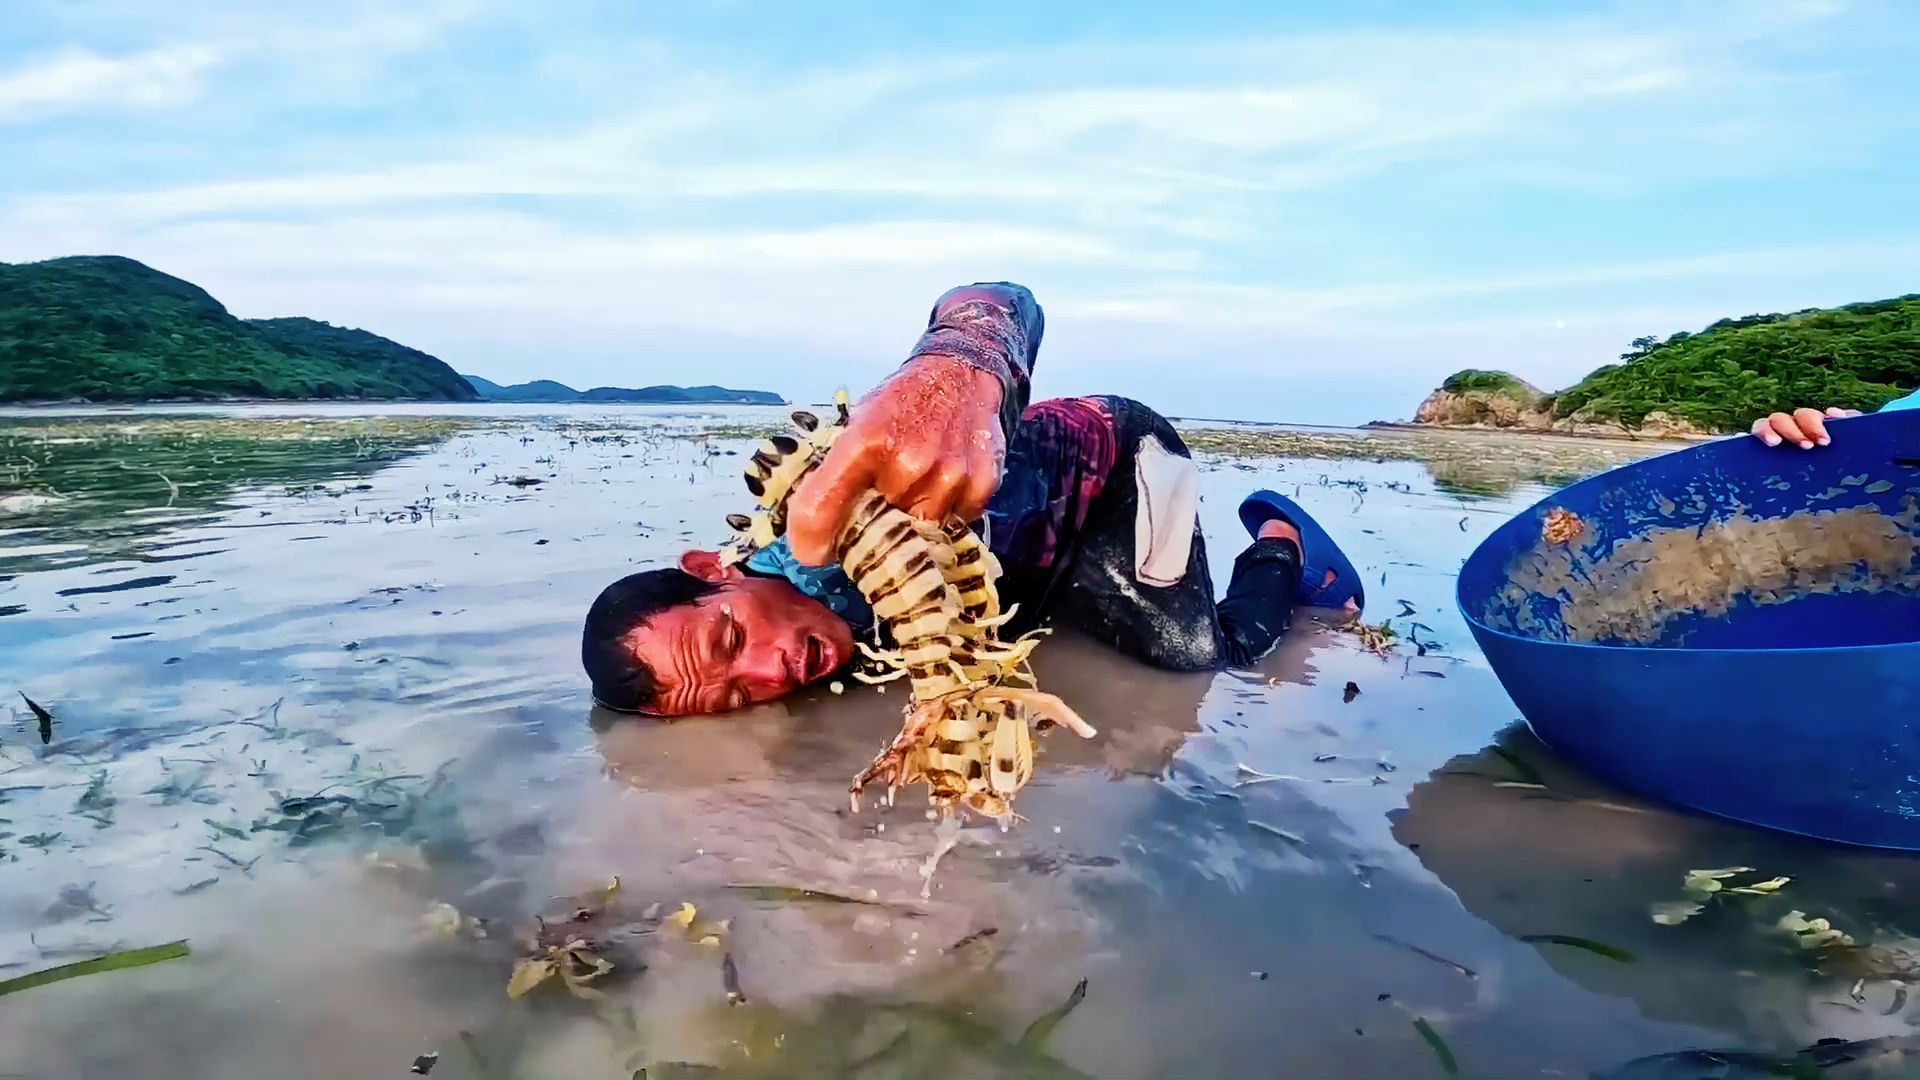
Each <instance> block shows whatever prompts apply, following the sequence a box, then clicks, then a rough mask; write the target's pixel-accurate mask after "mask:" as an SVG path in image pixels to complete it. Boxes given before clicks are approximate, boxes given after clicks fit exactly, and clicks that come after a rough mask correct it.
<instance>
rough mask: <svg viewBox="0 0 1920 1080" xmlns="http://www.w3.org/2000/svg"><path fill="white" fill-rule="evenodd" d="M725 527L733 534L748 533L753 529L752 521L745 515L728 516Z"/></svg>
mask: <svg viewBox="0 0 1920 1080" xmlns="http://www.w3.org/2000/svg"><path fill="white" fill-rule="evenodd" d="M727 527H728V528H730V529H732V530H733V531H734V532H741V533H743V532H748V531H750V530H751V529H752V528H753V519H752V518H750V517H748V516H747V515H745V514H728V515H727Z"/></svg>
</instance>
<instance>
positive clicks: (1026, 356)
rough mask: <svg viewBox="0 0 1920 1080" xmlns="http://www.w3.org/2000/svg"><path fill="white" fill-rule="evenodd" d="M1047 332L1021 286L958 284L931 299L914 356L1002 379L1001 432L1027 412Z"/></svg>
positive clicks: (1001, 283)
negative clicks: (960, 363)
mask: <svg viewBox="0 0 1920 1080" xmlns="http://www.w3.org/2000/svg"><path fill="white" fill-rule="evenodd" d="M1045 330H1046V318H1045V316H1044V315H1043V314H1042V313H1041V311H1040V305H1039V303H1038V302H1037V301H1035V300H1034V298H1033V294H1032V293H1031V292H1028V291H1027V289H1026V287H1025V286H1023V285H1014V284H1012V283H1010V282H1005V281H1001V282H994V283H992V284H974V285H962V286H961V287H959V288H957V289H948V290H947V292H946V295H944V296H942V297H941V298H940V299H938V300H936V301H934V304H933V314H932V315H929V316H928V317H927V332H926V333H924V334H921V335H920V341H919V343H918V344H916V345H914V347H913V358H918V357H921V356H931V355H944V356H952V357H955V358H957V359H960V360H964V361H966V362H967V363H968V364H970V365H972V366H973V367H976V368H979V369H980V370H982V371H986V372H990V373H991V374H992V375H993V376H994V378H996V379H998V380H999V382H1000V430H1001V433H1002V434H1005V433H1006V432H1010V431H1012V430H1013V428H1014V425H1016V424H1018V423H1019V422H1020V414H1021V413H1023V412H1025V411H1026V408H1027V400H1028V396H1029V394H1030V387H1031V386H1032V383H1033V365H1034V361H1035V359H1036V358H1037V356H1038V355H1039V352H1040V337H1041V335H1042V334H1043V333H1044V332H1045ZM907 362H908V363H912V362H913V359H909V360H908V361H907Z"/></svg>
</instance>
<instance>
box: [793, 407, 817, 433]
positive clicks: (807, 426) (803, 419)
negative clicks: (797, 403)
mask: <svg viewBox="0 0 1920 1080" xmlns="http://www.w3.org/2000/svg"><path fill="white" fill-rule="evenodd" d="M793 426H794V427H797V428H799V429H800V430H801V431H818V430H819V429H820V418H819V417H817V416H815V415H813V414H812V413H810V412H806V411H804V410H803V411H800V412H796V413H794V414H793Z"/></svg>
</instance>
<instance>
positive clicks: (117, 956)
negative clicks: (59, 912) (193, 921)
mask: <svg viewBox="0 0 1920 1080" xmlns="http://www.w3.org/2000/svg"><path fill="white" fill-rule="evenodd" d="M191 952H192V950H191V949H189V948H188V947H187V943H186V941H185V940H184V939H183V940H180V941H170V942H168V943H166V944H165V945H151V946H148V947H147V948H144V949H127V950H125V951H123V952H115V953H108V954H107V955H105V956H96V957H94V958H93V959H91V960H80V961H76V962H74V963H71V964H61V965H60V966H59V967H51V968H46V969H44V970H41V971H35V972H30V973H29V974H26V975H20V976H17V977H15V978H11V979H8V980H6V981H5V982H0V997H5V996H6V995H8V994H15V993H19V992H20V991H22V990H32V989H34V988H35V987H40V986H46V985H48V984H49V983H57V982H64V981H65V980H67V979H77V978H79V977H80V976H82V975H98V974H100V973H101V972H106V971H125V970H126V969H128V968H137V967H146V966H147V965H148V964H158V963H160V962H161V961H163V960H178V959H180V958H181V957H184V956H187V955H189V954H190V953H191Z"/></svg>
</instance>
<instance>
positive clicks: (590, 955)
mask: <svg viewBox="0 0 1920 1080" xmlns="http://www.w3.org/2000/svg"><path fill="white" fill-rule="evenodd" d="M611 971H613V961H611V960H608V959H607V958H606V957H604V956H601V955H599V954H598V953H596V952H594V944H593V943H592V942H590V941H588V940H587V939H585V938H581V937H570V938H568V939H567V940H566V941H564V942H562V943H560V944H558V945H549V946H547V947H546V948H545V950H544V951H542V952H541V953H540V955H538V956H529V957H527V958H525V959H523V960H521V961H520V962H519V963H518V964H515V965H514V968H513V976H512V978H510V979H508V980H507V996H508V997H510V998H513V999H515V1000H518V999H520V998H523V997H525V996H526V995H527V994H529V993H531V992H533V990H535V989H536V988H538V987H539V986H541V985H542V984H544V983H546V982H549V981H551V980H552V979H553V978H554V977H555V976H558V977H559V979H560V982H561V985H563V986H565V987H566V988H567V993H569V994H572V995H573V996H574V997H579V998H597V997H600V996H601V994H600V991H598V990H595V989H594V988H593V987H592V986H590V985H589V984H590V983H592V982H593V981H594V980H595V979H598V978H600V977H601V976H603V975H606V974H608V973H609V972H611Z"/></svg>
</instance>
